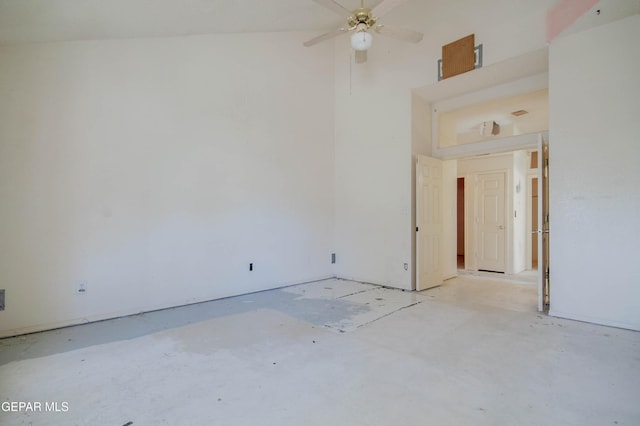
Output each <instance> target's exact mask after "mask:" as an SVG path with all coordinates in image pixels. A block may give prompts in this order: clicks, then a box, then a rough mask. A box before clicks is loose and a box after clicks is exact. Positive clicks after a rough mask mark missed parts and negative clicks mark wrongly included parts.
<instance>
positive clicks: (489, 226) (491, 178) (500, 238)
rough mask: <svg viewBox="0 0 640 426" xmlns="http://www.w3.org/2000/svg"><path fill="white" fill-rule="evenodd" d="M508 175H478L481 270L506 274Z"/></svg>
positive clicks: (478, 247)
mask: <svg viewBox="0 0 640 426" xmlns="http://www.w3.org/2000/svg"><path fill="white" fill-rule="evenodd" d="M505 195H506V194H505V173H504V172H498V173H482V174H479V175H478V192H477V196H478V208H477V213H478V214H477V217H476V224H477V232H478V234H477V235H478V239H477V267H478V269H482V270H487V271H495V272H504V271H505V265H506V256H505V252H506V235H505V234H506V222H505Z"/></svg>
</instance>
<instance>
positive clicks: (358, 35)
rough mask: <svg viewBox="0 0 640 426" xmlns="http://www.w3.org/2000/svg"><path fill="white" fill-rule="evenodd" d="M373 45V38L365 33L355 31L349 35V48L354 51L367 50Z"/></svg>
mask: <svg viewBox="0 0 640 426" xmlns="http://www.w3.org/2000/svg"><path fill="white" fill-rule="evenodd" d="M371 44H373V36H372V35H371V34H369V33H368V32H366V31H357V32H355V33H353V34H351V47H353V48H354V49H355V50H360V51H363V50H369V48H370V47H371Z"/></svg>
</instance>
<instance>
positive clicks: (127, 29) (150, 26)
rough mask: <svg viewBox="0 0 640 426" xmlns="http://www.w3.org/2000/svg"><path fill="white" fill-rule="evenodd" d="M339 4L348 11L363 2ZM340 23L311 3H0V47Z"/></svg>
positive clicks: (348, 0)
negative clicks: (17, 44)
mask: <svg viewBox="0 0 640 426" xmlns="http://www.w3.org/2000/svg"><path fill="white" fill-rule="evenodd" d="M339 2H340V4H342V5H344V6H345V7H346V8H348V9H350V10H352V9H355V8H357V7H359V4H360V1H359V0H340V1H339ZM379 2H380V0H370V1H369V2H368V3H369V6H371V7H373V6H374V5H376V4H378V3H379ZM341 23H342V20H341V18H340V16H338V15H336V14H335V13H333V12H331V11H329V10H327V9H325V8H324V7H322V6H319V5H318V4H316V3H314V2H313V1H312V0H0V44H15V43H30V42H49V41H69V40H90V39H105V38H137V37H164V36H178V35H187V34H208V33H246V32H271V31H296V30H318V31H320V30H324V29H329V28H333V27H338V26H339V25H340V24H341Z"/></svg>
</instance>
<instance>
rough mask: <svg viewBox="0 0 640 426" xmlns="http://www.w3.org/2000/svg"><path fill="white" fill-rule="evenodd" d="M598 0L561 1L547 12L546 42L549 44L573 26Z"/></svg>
mask: <svg viewBox="0 0 640 426" xmlns="http://www.w3.org/2000/svg"><path fill="white" fill-rule="evenodd" d="M599 1H600V0H562V1H561V2H560V4H559V5H557V6H556V7H554V8H553V9H550V10H549V12H547V42H551V40H553V39H554V38H556V37H557V36H558V35H559V34H560V33H561V32H563V31H564V30H566V29H567V28H569V27H570V26H571V25H573V23H574V22H576V21H577V20H578V18H580V17H581V16H582V15H584V14H585V13H586V12H587V11H588V10H589V9H591V8H592V7H593V6H595V5H596V4H598V2H599Z"/></svg>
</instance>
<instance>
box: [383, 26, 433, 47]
mask: <svg viewBox="0 0 640 426" xmlns="http://www.w3.org/2000/svg"><path fill="white" fill-rule="evenodd" d="M375 30H376V32H377V33H378V34H381V35H383V36H387V37H392V38H397V39H399V40H404V41H409V42H411V43H418V42H420V41H421V40H422V38H423V37H424V34H422V33H420V32H418V31H413V30H405V29H402V28H395V27H388V26H386V25H376V27H375Z"/></svg>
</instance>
